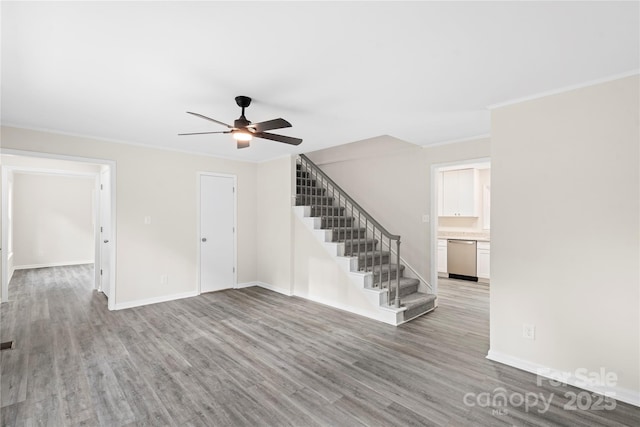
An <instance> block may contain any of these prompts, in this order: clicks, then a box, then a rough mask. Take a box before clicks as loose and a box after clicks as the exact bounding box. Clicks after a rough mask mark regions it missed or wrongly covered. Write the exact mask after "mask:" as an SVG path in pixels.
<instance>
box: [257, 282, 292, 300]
mask: <svg viewBox="0 0 640 427" xmlns="http://www.w3.org/2000/svg"><path fill="white" fill-rule="evenodd" d="M254 285H255V286H259V287H261V288H264V289H268V290H270V291H273V292H277V293H279V294H282V295H286V296H288V297H291V296H293V292H291V290H290V289H287V288H282V287H279V286H275V285H272V284H269V283H264V282H254Z"/></svg>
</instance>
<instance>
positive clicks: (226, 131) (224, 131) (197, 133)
mask: <svg viewBox="0 0 640 427" xmlns="http://www.w3.org/2000/svg"><path fill="white" fill-rule="evenodd" d="M211 133H231V131H230V130H221V131H218V132H189V133H179V134H178V136H184V135H208V134H211Z"/></svg>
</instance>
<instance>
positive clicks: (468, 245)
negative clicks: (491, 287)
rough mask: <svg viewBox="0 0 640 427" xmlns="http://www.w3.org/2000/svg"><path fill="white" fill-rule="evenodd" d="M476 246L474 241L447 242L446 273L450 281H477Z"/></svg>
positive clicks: (454, 240) (456, 240)
mask: <svg viewBox="0 0 640 427" xmlns="http://www.w3.org/2000/svg"><path fill="white" fill-rule="evenodd" d="M476 246H477V242H476V241H475V240H458V239H450V240H447V271H448V272H449V277H450V278H451V279H462V280H471V281H474V282H477V281H478V273H477V252H476Z"/></svg>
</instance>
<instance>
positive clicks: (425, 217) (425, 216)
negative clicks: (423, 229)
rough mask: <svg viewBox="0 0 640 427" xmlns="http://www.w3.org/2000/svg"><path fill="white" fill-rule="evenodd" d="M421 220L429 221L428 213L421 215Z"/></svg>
mask: <svg viewBox="0 0 640 427" xmlns="http://www.w3.org/2000/svg"><path fill="white" fill-rule="evenodd" d="M422 222H429V215H426V214H425V215H422Z"/></svg>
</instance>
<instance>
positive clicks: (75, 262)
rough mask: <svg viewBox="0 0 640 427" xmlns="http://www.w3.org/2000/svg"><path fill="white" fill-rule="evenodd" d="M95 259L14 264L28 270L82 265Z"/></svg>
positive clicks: (91, 262)
mask: <svg viewBox="0 0 640 427" xmlns="http://www.w3.org/2000/svg"><path fill="white" fill-rule="evenodd" d="M93 263H94V260H92V259H91V260H83V261H68V262H50V263H45V264H27V265H14V266H13V269H14V270H27V269H30V268H46V267H64V266H67V265H82V264H93Z"/></svg>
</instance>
